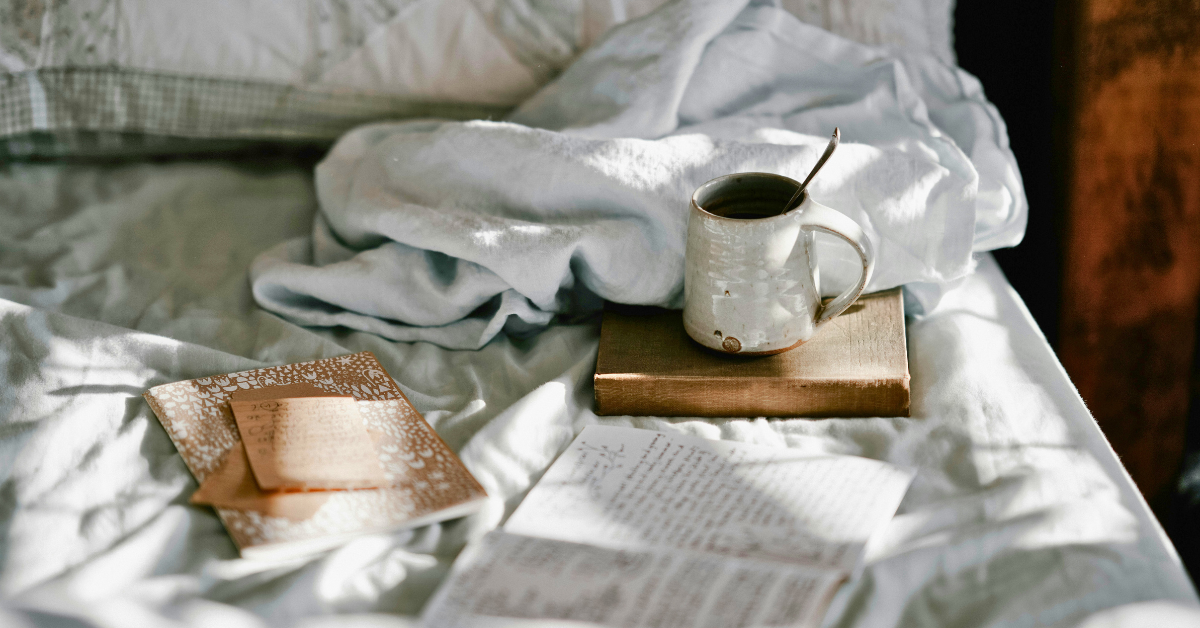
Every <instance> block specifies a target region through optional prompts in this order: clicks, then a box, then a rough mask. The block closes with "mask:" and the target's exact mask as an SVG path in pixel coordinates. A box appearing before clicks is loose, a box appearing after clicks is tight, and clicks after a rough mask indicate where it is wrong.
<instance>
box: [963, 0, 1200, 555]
mask: <svg viewBox="0 0 1200 628" xmlns="http://www.w3.org/2000/svg"><path fill="white" fill-rule="evenodd" d="M955 17H956V24H955V36H956V49H957V52H958V55H959V63H960V64H961V65H962V66H963V67H964V68H966V69H967V70H968V71H971V72H973V73H974V74H976V75H977V76H979V77H980V79H981V80H982V82H983V85H984V89H985V91H986V93H987V95H988V97H989V98H990V99H991V100H992V101H993V102H994V103H996V105H997V107H998V108H999V109H1000V112H1001V113H1002V114H1003V115H1004V117H1005V119H1006V121H1007V122H1008V125H1009V136H1010V139H1011V141H1012V147H1013V152H1014V153H1015V154H1016V156H1017V161H1018V163H1019V165H1020V166H1021V172H1022V175H1023V177H1024V179H1025V185H1026V192H1027V195H1028V197H1029V201H1030V220H1029V229H1028V232H1027V234H1026V238H1025V241H1024V242H1023V243H1022V244H1021V245H1020V246H1018V247H1016V248H1014V249H1011V250H1008V251H999V252H997V254H996V257H997V259H998V260H999V261H1000V264H1001V267H1002V268H1003V269H1004V271H1005V273H1006V274H1007V275H1008V278H1009V280H1010V281H1011V282H1012V284H1013V285H1014V286H1015V287H1016V288H1017V290H1018V292H1020V293H1021V295H1022V297H1023V298H1024V299H1025V300H1026V303H1027V304H1028V305H1029V308H1030V310H1031V312H1032V313H1033V314H1034V317H1035V318H1037V320H1038V323H1039V324H1040V325H1041V327H1042V329H1043V330H1044V331H1045V332H1046V335H1047V338H1048V339H1049V340H1050V341H1051V344H1052V345H1053V346H1055V348H1056V350H1057V351H1058V353H1059V357H1060V358H1061V359H1062V361H1063V363H1064V365H1065V366H1066V368H1067V371H1068V372H1069V373H1070V375H1071V378H1072V380H1073V381H1074V382H1075V384H1076V386H1078V387H1079V391H1080V394H1081V395H1082V396H1083V398H1084V400H1085V401H1086V402H1087V403H1088V406H1089V408H1090V409H1091V410H1092V413H1093V415H1094V416H1095V417H1096V420H1097V421H1098V422H1099V424H1100V426H1101V428H1103V430H1104V432H1105V434H1106V435H1107V436H1108V439H1109V441H1110V442H1111V443H1112V445H1113V447H1114V449H1116V451H1117V453H1118V455H1119V456H1120V457H1121V459H1122V461H1123V462H1124V464H1125V466H1126V468H1128V469H1129V471H1130V473H1131V474H1132V476H1133V478H1134V481H1135V482H1137V484H1138V486H1139V488H1140V489H1141V490H1142V493H1143V494H1144V495H1145V496H1146V497H1147V499H1148V500H1149V501H1150V502H1151V505H1152V506H1153V507H1154V508H1155V511H1156V512H1157V513H1158V514H1159V516H1160V518H1161V519H1162V520H1163V522H1164V524H1165V525H1166V527H1167V531H1168V533H1170V534H1171V536H1172V538H1173V540H1174V541H1175V544H1176V546H1177V547H1178V548H1179V550H1180V553H1181V555H1182V556H1183V557H1184V560H1185V563H1188V564H1189V568H1190V569H1191V570H1192V572H1193V573H1200V394H1198V393H1200V387H1198V386H1197V383H1198V381H1200V380H1198V379H1197V368H1198V367H1200V355H1198V354H1197V351H1196V341H1197V335H1198V334H1197V328H1198V318H1197V304H1198V303H1200V0H1069V1H1064V0H1060V1H1058V2H1046V1H1038V0H1012V1H1010V2H1005V3H995V2H986V1H984V0H959V1H958V5H957V9H956V15H955ZM1189 414H1190V418H1189ZM1189 423H1190V427H1191V429H1190V430H1189ZM1189 439H1190V440H1189ZM1189 443H1190V444H1189ZM1185 454H1187V457H1186V458H1185ZM1181 467H1182V469H1183V471H1184V472H1185V473H1184V475H1183V477H1182V479H1181V478H1180V471H1181Z"/></svg>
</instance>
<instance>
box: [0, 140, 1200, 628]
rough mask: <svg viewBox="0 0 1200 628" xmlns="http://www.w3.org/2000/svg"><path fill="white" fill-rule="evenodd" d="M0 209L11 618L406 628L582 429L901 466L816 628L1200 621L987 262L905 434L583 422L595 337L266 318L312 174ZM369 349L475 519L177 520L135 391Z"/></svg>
mask: <svg viewBox="0 0 1200 628" xmlns="http://www.w3.org/2000/svg"><path fill="white" fill-rule="evenodd" d="M0 204H3V207H4V208H5V211H3V212H0V452H3V453H2V454H0V529H2V530H3V535H0V599H2V600H3V602H2V604H3V610H0V624H4V625H16V626H21V625H35V626H60V625H64V623H65V624H66V625H87V626H93V625H94V626H105V627H122V628H124V627H129V626H133V627H138V626H209V625H221V626H235V627H240V626H246V627H250V626H254V627H258V626H264V625H269V626H288V625H304V626H309V627H313V626H409V625H413V623H414V621H415V620H414V615H415V613H417V612H418V611H419V609H420V608H421V605H422V604H423V603H424V601H425V600H426V599H428V597H429V595H430V593H431V592H432V590H433V589H434V588H435V587H436V586H437V584H438V583H439V582H440V580H441V579H442V578H443V577H444V574H445V573H446V570H447V568H448V566H449V565H450V562H451V561H452V560H453V558H454V556H455V555H456V554H457V552H458V551H459V549H460V548H461V547H462V546H463V544H464V543H465V542H466V541H467V540H468V539H471V538H475V537H476V536H478V535H480V534H482V533H483V532H484V531H486V530H489V529H492V528H494V527H495V526H496V525H498V524H499V523H500V522H501V521H502V520H503V518H504V517H505V515H506V513H508V512H511V510H512V508H514V507H515V505H516V504H517V503H518V502H519V501H520V499H521V497H522V495H523V494H524V493H525V491H527V490H528V489H529V487H530V486H531V485H532V484H533V483H534V482H535V481H536V480H537V478H538V477H539V476H540V474H541V473H542V472H543V471H544V470H545V468H546V467H547V466H548V465H549V463H550V461H551V460H553V458H554V457H555V455H556V454H557V453H558V452H559V451H560V450H561V449H562V448H563V447H565V446H566V445H567V443H569V442H570V441H571V439H572V437H573V436H574V435H575V434H576V433H578V431H579V430H580V429H582V427H583V426H584V425H587V424H590V423H606V424H615V425H633V426H637V427H642V428H647V429H658V430H675V431H680V432H685V433H690V434H696V435H701V436H706V437H712V438H723V439H731V440H740V441H746V442H756V443H762V444H768V445H776V446H781V447H805V448H812V449H815V450H826V451H832V452H838V453H846V454H856V455H863V456H868V457H872V458H877V459H881V460H887V461H889V462H893V463H896V464H901V465H905V466H909V467H911V468H913V469H915V470H916V471H917V478H916V481H915V482H914V484H913V487H912V489H911V490H910V491H909V493H908V495H907V496H906V498H905V500H904V503H903V504H902V506H901V508H900V512H899V514H898V516H897V517H896V518H895V519H894V521H893V522H892V523H891V524H890V525H889V526H888V527H887V528H886V533H885V535H884V536H883V537H882V538H880V542H879V544H878V545H876V546H875V547H873V548H871V549H870V550H869V554H868V560H867V567H866V570H865V572H864V574H863V577H862V578H860V579H857V580H854V581H852V582H850V583H848V584H847V585H846V586H845V587H844V588H843V589H842V591H841V592H840V593H839V595H838V598H837V600H836V601H835V605H834V607H833V609H832V610H831V611H830V614H829V616H828V618H827V620H826V625H827V626H839V627H844V628H849V627H853V626H861V627H864V628H865V627H871V628H877V627H886V626H952V627H963V628H967V627H975V626H1075V625H1080V624H1081V623H1082V622H1085V621H1086V622H1088V623H1087V625H1088V626H1089V627H1100V626H1130V627H1135V626H1154V627H1155V628H1168V627H1172V626H1194V625H1198V623H1197V622H1198V621H1200V610H1197V608H1198V606H1197V604H1198V603H1197V600H1196V596H1195V592H1194V591H1193V589H1192V587H1191V584H1190V583H1189V582H1188V580H1187V577H1186V576H1185V575H1184V573H1183V570H1182V568H1181V567H1180V564H1179V561H1178V558H1177V557H1176V556H1175V555H1174V552H1173V550H1172V549H1171V547H1170V544H1169V542H1167V540H1166V538H1165V537H1164V536H1163V534H1162V531H1161V529H1160V528H1159V526H1158V525H1157V523H1156V522H1155V521H1154V519H1153V517H1152V515H1151V514H1150V512H1149V510H1148V509H1147V508H1146V505H1145V503H1144V502H1143V501H1142V499H1141V497H1140V496H1139V494H1138V493H1137V490H1136V489H1135V488H1134V486H1133V484H1132V483H1131V482H1130V480H1129V477H1128V475H1127V474H1126V473H1125V472H1124V470H1123V469H1122V468H1121V466H1120V463H1119V462H1118V461H1117V459H1116V457H1115V456H1114V455H1113V453H1112V450H1111V449H1110V448H1109V447H1108V445H1107V443H1106V442H1105V441H1104V438H1103V436H1102V435H1101V433H1100V432H1099V430H1098V429H1097V427H1096V424H1095V422H1094V421H1093V420H1092V419H1091V417H1090V416H1089V414H1088V412H1087V410H1086V408H1085V407H1084V406H1083V403H1082V402H1081V401H1080V399H1079V397H1078V395H1077V394H1076V393H1075V391H1074V390H1073V388H1072V386H1071V384H1070V382H1069V381H1068V380H1067V379H1066V376H1065V374H1064V373H1063V371H1062V369H1061V367H1060V366H1059V364H1058V362H1057V361H1056V360H1055V358H1054V355H1053V353H1052V352H1051V351H1050V349H1049V347H1048V346H1047V345H1046V344H1045V342H1044V340H1043V339H1042V337H1041V335H1040V334H1039V332H1038V331H1037V329H1036V328H1035V327H1034V326H1033V324H1032V321H1031V319H1030V318H1029V316H1028V314H1027V312H1026V311H1025V310H1024V308H1023V306H1022V305H1021V303H1020V301H1019V300H1018V299H1017V298H1016V296H1015V295H1014V294H1013V293H1012V291H1011V289H1010V288H1009V287H1008V285H1007V284H1006V283H1005V281H1004V279H1003V277H1002V276H1001V275H1000V273H999V272H998V269H997V268H996V266H995V264H994V262H992V261H991V259H990V258H989V257H988V256H987V255H983V256H982V257H979V258H978V260H979V264H978V270H977V271H976V273H974V274H972V275H969V276H968V277H967V278H966V279H965V280H964V282H963V284H962V285H961V286H959V287H958V288H955V289H953V290H951V291H950V292H948V293H947V294H946V296H945V297H944V298H943V299H942V301H941V303H940V304H939V305H938V307H937V308H936V309H935V310H934V311H933V312H931V313H930V314H928V315H927V316H925V317H924V318H923V319H921V320H919V321H918V320H910V325H909V352H910V362H911V367H912V376H913V380H912V386H913V416H912V418H892V419H829V420H805V419H796V420H765V419H718V420H706V419H686V418H683V419H669V420H668V419H658V418H653V417H648V418H631V417H612V418H599V417H596V416H595V415H594V414H593V413H592V410H591V408H592V400H591V396H592V388H591V379H592V370H593V367H594V360H595V351H596V344H597V329H596V326H595V325H594V323H591V324H580V325H567V326H552V327H551V328H550V329H548V330H547V331H545V332H544V333H542V334H541V335H539V336H537V337H536V338H532V339H527V340H519V339H514V338H511V337H508V336H506V335H501V336H499V337H497V338H496V339H495V340H494V341H493V342H491V343H489V344H488V345H487V346H485V347H484V348H482V349H481V350H479V351H450V350H445V349H442V348H439V347H436V346H434V345H430V344H427V343H413V344H405V343H392V342H388V341H386V340H384V339H382V338H380V337H379V336H375V335H372V334H368V333H362V332H348V331H346V330H326V331H322V330H307V329H302V328H299V327H296V326H294V325H292V324H289V323H287V322H285V321H282V320H281V319H279V318H277V317H275V316H272V315H270V314H268V313H265V312H263V311H262V310H261V309H259V308H257V307H256V306H255V305H254V303H253V299H252V297H251V294H250V287H249V285H248V282H247V280H246V272H247V269H248V267H249V265H250V263H251V260H252V259H254V257H255V256H256V255H257V254H258V253H259V252H261V251H263V250H265V249H267V248H269V247H271V246H273V245H275V244H276V243H278V242H280V241H284V240H287V239H289V238H292V237H296V236H299V235H301V234H303V233H304V232H305V231H307V230H308V229H309V228H310V225H311V221H312V217H313V213H314V210H315V205H316V201H315V198H314V195H313V190H312V182H311V178H310V175H309V174H307V173H306V172H304V171H303V170H300V169H297V168H294V167H265V166H262V165H258V164H254V165H249V164H247V165H240V166H235V165H221V164H215V163H208V164H175V165H140V166H124V167H112V166H87V167H84V166H7V167H6V168H5V169H4V170H3V171H0ZM360 350H371V351H374V352H375V353H376V355H377V356H378V357H379V359H380V361H381V362H382V363H383V364H384V365H385V366H386V368H387V369H388V371H389V372H390V373H391V374H392V375H393V376H394V377H395V378H396V379H397V380H398V381H399V382H400V384H401V385H402V386H403V387H404V389H405V391H406V393H407V394H408V395H409V397H410V398H411V399H412V400H413V402H414V403H415V404H416V406H417V408H418V409H419V410H420V411H421V412H423V413H424V415H425V416H426V417H427V418H428V419H429V421H430V422H431V423H432V424H433V425H434V426H435V427H436V429H437V430H438V431H439V433H440V434H441V435H442V436H443V437H444V438H445V439H446V441H447V442H448V443H449V444H450V445H451V446H452V447H454V448H455V449H456V450H458V451H460V452H461V455H462V458H463V460H464V462H465V463H466V464H467V465H468V466H469V467H470V469H471V470H472V472H474V473H475V474H476V475H477V476H478V477H479V479H480V480H481V481H482V482H483V483H484V485H485V486H486V488H487V490H488V493H489V495H490V496H491V501H490V504H489V506H488V508H487V510H486V511H485V512H483V513H481V514H480V515H478V516H476V517H472V518H470V519H467V520H463V521H458V522H454V523H450V524H445V525H440V526H431V527H428V528H424V529H421V530H417V531H413V532H405V533H399V534H393V535H373V536H369V537H366V538H363V539H361V540H358V541H355V542H353V543H351V544H349V545H347V546H346V547H344V548H342V549H339V550H337V551H334V552H332V553H330V554H328V555H326V556H323V557H319V558H316V559H313V560H308V561H298V562H293V563H286V564H269V563H261V562H254V561H246V560H241V559H239V558H237V553H236V550H235V548H234V546H233V544H232V543H231V542H230V540H229V537H228V535H227V534H226V533H225V531H224V529H223V528H222V526H221V524H220V522H219V521H218V520H217V518H216V516H215V515H214V514H213V513H212V511H211V510H209V509H207V508H203V507H196V506H190V505H188V504H187V497H188V495H189V494H190V493H191V492H192V491H193V490H195V488H196V484H195V481H194V480H193V479H192V477H191V475H190V474H189V473H188V471H187V469H186V468H185V467H184V465H183V462H182V460H181V459H180V457H179V455H178V453H177V452H176V451H175V449H174V447H173V446H172V445H171V443H170V440H169V439H168V438H167V436H166V434H165V433H164V432H163V430H162V428H161V427H160V426H159V425H158V422H157V420H156V419H155V418H154V417H153V415H152V413H151V412H150V410H149V408H148V407H147V406H146V405H145V403H144V402H143V401H142V399H141V398H140V394H141V393H142V392H143V391H144V390H145V389H147V388H149V387H151V386H154V385H158V384H162V383H166V382H170V381H177V380H180V379H185V378H190V377H198V376H203V375H209V374H214V373H222V372H229V371H233V370H238V369H245V368H251V367H255V366H261V365H268V364H279V363H284V362H295V361H302V360H309V359H313V358H318V357H327V356H334V355H340V354H344V353H347V352H351V351H360ZM64 618H71V619H75V620H77V621H78V623H70V621H69V620H67V619H64ZM21 622H26V623H24V624H22V623H21Z"/></svg>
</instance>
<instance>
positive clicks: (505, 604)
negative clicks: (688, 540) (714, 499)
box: [422, 531, 844, 628]
mask: <svg viewBox="0 0 1200 628" xmlns="http://www.w3.org/2000/svg"><path fill="white" fill-rule="evenodd" d="M843 578H844V576H843V575H842V574H841V573H839V572H833V571H828V570H822V569H816V568H811V567H805V566H801V565H791V564H784V563H767V562H760V561H753V560H746V559H737V558H725V557H721V556H714V555H711V554H697V553H694V552H684V551H679V550H615V549H609V548H601V547H595V546H589V545H580V544H577V543H567V542H563V541H555V540H550V539H540V538H533V537H526V536H519V535H513V534H507V533H505V532H499V531H493V532H491V533H489V534H488V535H487V536H485V537H483V539H481V540H480V541H478V542H476V543H473V544H472V545H471V546H470V547H468V548H467V549H466V550H465V551H464V552H463V554H462V555H461V556H459V558H458V560H457V561H455V563H454V568H453V570H452V571H451V573H450V577H449V578H447V580H446V582H445V583H444V584H443V585H442V587H441V588H440V589H439V590H438V592H437V593H436V594H435V595H434V597H433V599H432V600H431V601H430V602H429V604H428V605H427V606H426V610H425V612H424V614H423V617H422V620H423V621H422V625H424V626H429V627H438V628H440V627H443V626H445V627H454V628H463V627H470V626H489V627H494V626H503V625H521V626H528V625H531V624H532V625H538V624H537V623H533V622H530V623H527V622H522V621H510V622H505V621H504V619H505V618H507V619H509V620H550V619H553V620H558V621H556V622H554V623H553V624H547V625H554V626H562V625H565V624H567V622H570V623H569V625H572V626H574V625H579V626H596V625H604V626H631V627H632V626H655V627H657V628H672V627H678V628H709V627H711V628H738V627H741V626H814V627H815V626H817V625H818V624H819V623H820V620H821V617H822V616H823V615H824V614H825V610H826V608H827V606H828V605H829V601H830V600H831V599H832V597H833V594H834V592H836V590H837V587H838V586H839V585H840V584H841V581H842V580H843ZM559 622H562V623H559ZM576 622H578V623H576Z"/></svg>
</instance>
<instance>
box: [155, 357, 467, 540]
mask: <svg viewBox="0 0 1200 628" xmlns="http://www.w3.org/2000/svg"><path fill="white" fill-rule="evenodd" d="M292 384H307V385H310V386H315V387H317V388H319V389H321V390H323V391H326V392H328V393H333V394H339V395H350V396H353V397H354V398H355V399H357V400H358V409H359V412H360V414H361V415H362V417H363V421H364V422H365V423H366V427H367V428H368V429H369V430H371V431H372V432H374V433H376V434H377V435H378V442H377V449H376V452H377V453H378V455H379V461H380V464H381V465H382V466H383V468H384V469H385V471H386V472H387V473H388V475H389V476H390V477H391V478H392V485H391V486H390V487H388V488H381V489H369V490H353V491H337V492H332V493H331V494H330V497H329V499H328V500H327V501H326V502H325V503H324V504H323V505H322V506H321V507H320V509H318V510H317V511H316V513H315V514H313V515H312V516H311V517H308V518H306V519H303V520H299V521H297V520H294V519H289V518H286V517H274V516H269V515H264V514H262V513H260V512H256V511H252V510H245V511H243V510H232V509H226V508H217V509H216V511H217V515H218V516H220V518H221V521H222V522H223V523H224V524H225V528H226V529H227V530H228V531H229V534H230V536H232V537H233V541H234V543H236V544H237V546H238V548H240V549H241V552H242V556H244V557H247V558H251V557H268V556H272V555H275V556H278V555H282V556H289V555H300V554H306V553H310V552H315V551H321V550H324V549H328V548H330V547H333V546H336V545H338V544H340V543H342V542H344V541H345V540H347V539H348V538H350V537H353V536H356V535H359V534H364V533H368V532H382V531H388V530H395V529H401V528H405V527H415V526H418V525H425V524H428V523H434V522H436V521H442V520H446V519H453V518H455V517H461V516H464V515H467V514H470V513H472V512H474V511H476V510H478V509H479V508H480V507H482V505H483V501H484V499H485V498H486V497H487V495H486V493H485V492H484V490H483V487H482V486H480V484H479V482H478V481H476V480H475V478H474V476H472V475H471V473H470V472H469V471H468V470H467V468H466V467H464V466H463V464H462V462H461V461H459V459H458V457H457V456H456V455H454V452H453V451H451V450H450V448H449V447H448V446H447V445H446V443H445V442H443V441H442V439H441V437H439V436H438V434H437V432H435V431H434V430H433V428H432V427H430V426H429V424H428V423H427V422H426V421H425V419H424V418H423V417H422V416H421V414H420V413H419V412H417V411H416V409H415V408H413V406H412V404H411V403H409V401H408V398H407V397H405V396H404V393H403V392H401V391H400V387H399V386H397V385H396V382H395V381H394V380H393V379H392V378H391V377H390V376H389V375H388V374H387V372H386V371H384V369H383V366H381V365H380V364H379V361H378V360H376V359H375V356H374V354H372V353H370V352H369V351H368V352H362V353H355V354H351V355H345V356H341V357H336V358H326V359H322V360H315V361H312V362H302V363H298V364H286V365H283V366H274V367H269V368H262V369H254V370H250V371H242V372H240V373H229V374H226V375H215V376H212V377H201V378H197V379H191V380H185V381H181V382H175V383H172V384H164V385H162V386H156V387H154V388H151V389H150V390H148V391H146V393H145V394H143V397H145V399H146V401H147V403H149V404H150V408H151V409H153V410H154V414H155V415H157V416H158V420H159V422H161V423H162V426H163V428H164V429H166V431H167V434H168V435H170V437H171V440H172V441H173V442H174V443H175V446H176V448H178V449H179V453H180V455H181V456H183V460H184V462H185V463H187V466H188V469H190V470H191V472H192V475H194V476H195V477H196V480H197V481H198V482H203V481H204V479H205V478H206V477H207V476H208V474H210V473H212V472H213V471H215V470H216V469H217V467H218V466H219V465H220V463H221V461H222V460H223V459H224V458H225V455H226V454H227V453H229V452H230V451H231V450H232V449H233V448H234V445H236V444H237V443H238V442H239V441H240V437H239V436H238V430H237V425H236V423H235V422H234V418H233V414H232V412H231V410H230V406H229V398H230V395H232V394H233V393H234V392H235V391H238V390H250V389H269V388H270V387H276V386H279V387H286V386H289V385H292ZM286 390H287V389H286V388H284V389H281V391H284V392H286ZM264 392H266V390H264Z"/></svg>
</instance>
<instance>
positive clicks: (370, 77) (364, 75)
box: [0, 0, 953, 156]
mask: <svg viewBox="0 0 1200 628" xmlns="http://www.w3.org/2000/svg"><path fill="white" fill-rule="evenodd" d="M663 2H664V0H576V1H575V2H564V1H562V0H441V1H439V0H374V1H371V2H367V1H359V2H343V1H336V0H257V1H255V2H245V1H244V0H206V1H205V2H194V1H192V0H122V1H121V2H115V1H113V0H73V1H72V2H67V3H58V2H53V3H52V2H27V1H25V0H0V140H3V141H4V146H5V147H6V149H4V150H0V153H2V152H7V153H8V154H9V155H11V156H21V155H28V156H47V155H50V156H53V155H64V154H80V153H111V152H131V151H132V152H144V151H153V152H171V151H172V150H175V149H176V148H178V147H183V148H182V150H189V148H188V147H191V148H196V147H202V148H205V147H206V148H213V147H217V148H221V147H226V146H228V145H229V142H230V140H236V141H240V140H293V141H303V142H311V141H317V142H330V141H332V140H334V139H335V138H337V137H338V136H339V135H341V134H342V133H344V132H345V131H346V130H348V129H349V128H351V127H353V126H356V125H358V124H362V123H365V122H369V121H375V120H380V119H395V118H411V117H441V118H457V119H469V118H494V117H501V116H503V115H504V114H505V113H506V112H507V111H508V110H509V109H510V108H511V107H512V106H514V105H516V104H518V103H520V102H522V101H523V100H524V99H525V98H527V97H528V96H529V95H531V94H532V93H533V92H534V91H536V90H537V89H538V88H539V87H540V86H542V85H543V84H545V83H546V82H547V81H549V80H550V79H551V78H553V77H554V76H555V75H556V74H557V73H558V72H559V71H560V70H561V69H562V68H564V67H566V65H568V64H569V63H570V62H571V61H572V60H573V59H574V58H575V57H576V56H577V55H578V54H579V52H580V51H581V50H583V49H584V48H585V47H587V46H588V45H590V44H591V43H592V42H594V41H595V40H596V39H598V38H599V37H602V36H603V33H604V32H605V31H607V30H608V28H610V27H611V26H613V25H614V24H617V23H621V22H624V21H626V20H630V19H635V18H637V17H640V16H641V15H644V14H646V13H648V12H650V11H653V10H654V9H655V8H657V7H658V6H659V5H661V4H662V3H663ZM783 6H784V7H785V8H787V9H788V10H789V11H791V12H792V13H794V14H796V15H797V16H798V17H800V18H801V19H802V20H804V21H808V22H810V23H812V24H815V25H818V26H821V27H823V28H827V29H829V30H832V31H833V32H835V33H838V34H840V35H843V36H845V37H848V38H850V39H855V40H857V41H860V42H863V43H868V44H873V45H881V46H885V47H890V48H898V49H901V50H907V51H918V52H930V53H932V54H935V55H937V56H939V57H940V58H942V59H944V60H950V61H951V62H952V60H953V53H952V52H951V51H950V41H951V39H950V14H951V11H952V8H953V6H952V0H849V1H847V0H784V2H783ZM176 139H184V140H188V142H187V143H183V144H180V143H179V142H177V141H175V140H176ZM168 140H169V141H168Z"/></svg>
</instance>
